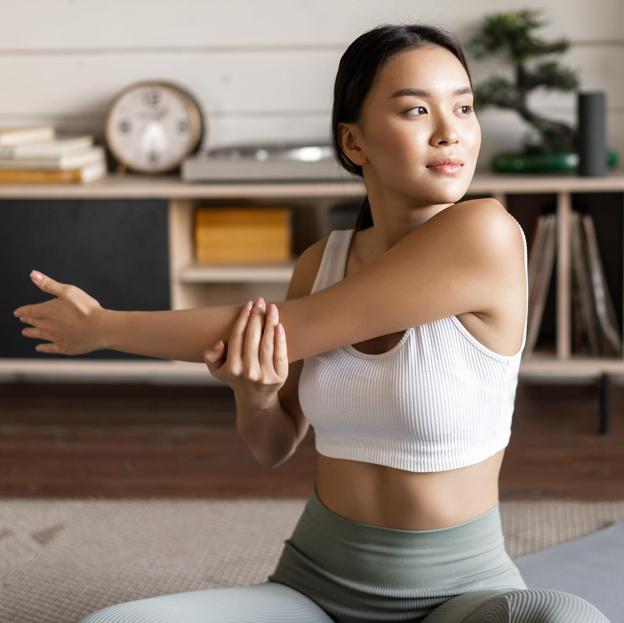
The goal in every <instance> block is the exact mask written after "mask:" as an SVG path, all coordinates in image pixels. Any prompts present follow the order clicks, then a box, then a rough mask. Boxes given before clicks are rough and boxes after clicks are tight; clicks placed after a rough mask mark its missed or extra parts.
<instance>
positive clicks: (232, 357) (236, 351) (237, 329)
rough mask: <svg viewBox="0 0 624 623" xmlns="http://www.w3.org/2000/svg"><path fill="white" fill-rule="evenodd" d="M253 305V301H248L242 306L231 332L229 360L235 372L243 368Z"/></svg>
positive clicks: (239, 371)
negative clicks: (245, 341) (244, 344)
mask: <svg viewBox="0 0 624 623" xmlns="http://www.w3.org/2000/svg"><path fill="white" fill-rule="evenodd" d="M252 306H253V301H247V304H246V305H244V306H243V307H242V308H241V310H240V313H239V314H238V316H237V317H236V320H235V322H234V326H233V327H232V331H231V333H230V339H229V341H228V353H227V361H228V366H229V367H230V369H231V370H232V372H233V374H240V373H241V372H242V370H243V357H242V354H243V340H244V337H245V328H246V327H247V322H248V320H249V316H250V314H251V309H252Z"/></svg>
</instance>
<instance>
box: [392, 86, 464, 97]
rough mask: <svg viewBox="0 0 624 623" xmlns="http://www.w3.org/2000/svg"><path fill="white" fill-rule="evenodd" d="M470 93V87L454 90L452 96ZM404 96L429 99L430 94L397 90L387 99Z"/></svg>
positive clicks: (412, 90)
mask: <svg viewBox="0 0 624 623" xmlns="http://www.w3.org/2000/svg"><path fill="white" fill-rule="evenodd" d="M470 93H472V89H471V88H470V87H462V88H461V89H456V90H455V91H453V95H467V94H470ZM404 95H414V96H416V97H431V93H430V92H429V91H424V90H423V89H399V90H398V91H397V92H396V93H393V94H392V95H391V96H390V97H389V98H388V99H392V98H393V97H403V96H404Z"/></svg>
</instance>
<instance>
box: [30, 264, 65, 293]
mask: <svg viewBox="0 0 624 623" xmlns="http://www.w3.org/2000/svg"><path fill="white" fill-rule="evenodd" d="M30 278H31V279H32V281H33V283H34V284H35V285H37V286H38V287H39V288H41V290H43V291H44V292H48V293H49V294H54V295H55V296H60V295H61V294H62V293H63V290H64V289H65V287H66V284H64V283H60V282H58V281H54V279H52V277H48V276H47V275H44V274H43V273H40V272H38V271H36V270H33V271H32V272H31V273H30Z"/></svg>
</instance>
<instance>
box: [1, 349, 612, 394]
mask: <svg viewBox="0 0 624 623" xmlns="http://www.w3.org/2000/svg"><path fill="white" fill-rule="evenodd" d="M603 372H606V373H609V374H615V375H618V374H624V360H618V359H589V358H583V359H581V358H578V359H577V358H575V359H574V360H570V361H560V360H557V359H556V357H554V356H550V357H546V356H544V357H527V359H526V360H523V361H522V362H521V364H520V372H519V376H520V378H529V377H535V376H537V377H540V378H549V379H551V380H552V379H561V380H564V379H565V380H567V379H572V380H575V381H576V380H579V379H586V378H596V377H598V376H599V375H600V374H602V373H603ZM60 379H63V380H71V379H75V380H80V381H87V380H90V381H107V380H110V381H115V382H128V383H133V382H145V383H166V382H167V381H171V382H174V383H180V382H187V381H188V382H190V383H198V384H203V385H207V386H213V387H214V386H223V387H227V385H225V384H224V383H222V382H221V381H219V380H218V379H215V378H214V377H213V376H211V374H210V372H209V371H208V368H207V367H206V365H205V364H203V363H192V362H187V361H166V360H163V361H132V362H129V361H128V360H126V359H123V360H121V359H120V360H106V361H93V360H92V359H89V360H75V359H74V360H70V359H66V360H65V359H58V358H50V359H49V360H43V359H2V360H0V380H3V381H7V380H8V381H12V382H16V381H20V380H29V381H31V380H37V381H55V380H60Z"/></svg>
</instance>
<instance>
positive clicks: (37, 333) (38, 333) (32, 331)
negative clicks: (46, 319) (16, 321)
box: [22, 327, 54, 342]
mask: <svg viewBox="0 0 624 623" xmlns="http://www.w3.org/2000/svg"><path fill="white" fill-rule="evenodd" d="M22 335H25V336H26V337H32V338H36V339H39V340H49V341H50V342H53V341H54V338H53V337H51V336H50V335H49V334H48V333H46V332H45V331H42V330H41V329H37V328H35V327H26V328H24V329H22Z"/></svg>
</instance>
